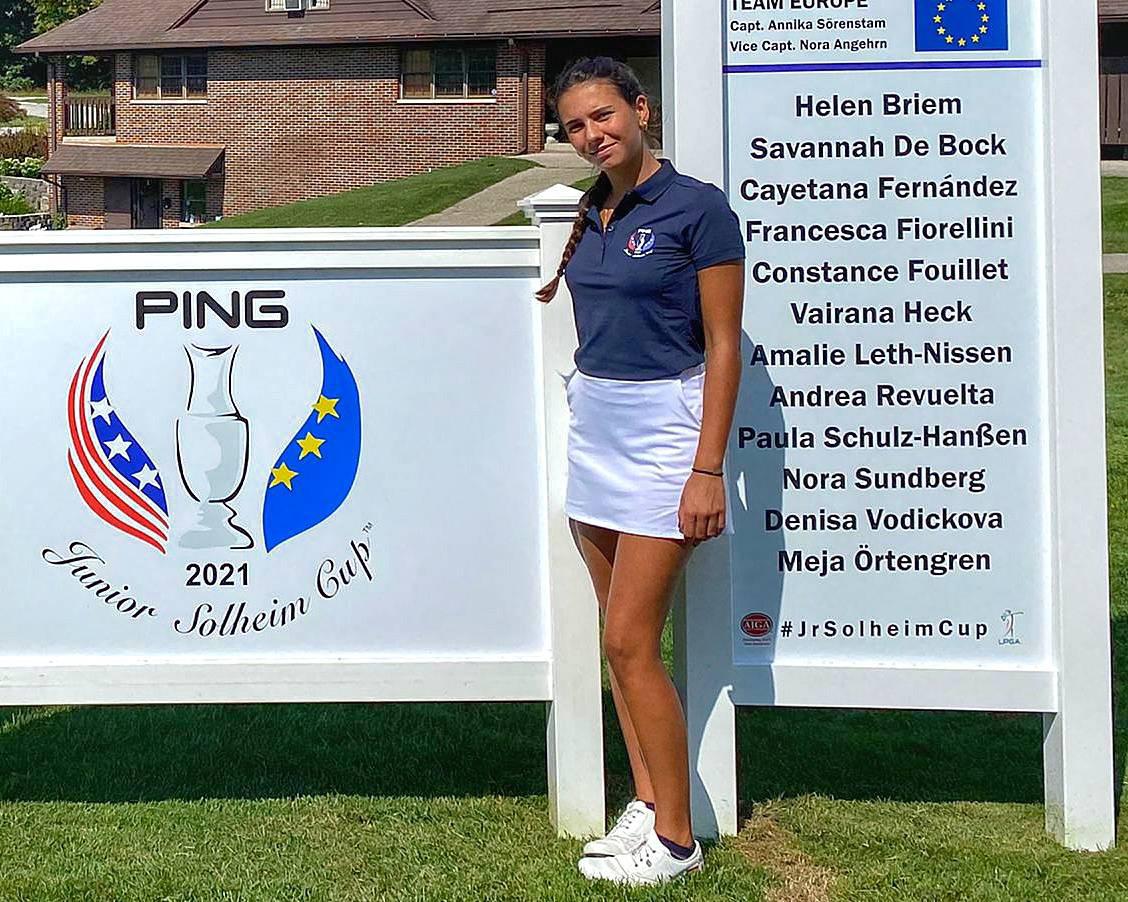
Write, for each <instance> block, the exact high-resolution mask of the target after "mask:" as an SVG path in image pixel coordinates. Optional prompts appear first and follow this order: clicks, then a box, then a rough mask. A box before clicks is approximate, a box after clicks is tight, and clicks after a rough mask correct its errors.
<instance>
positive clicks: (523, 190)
mask: <svg viewBox="0 0 1128 902" xmlns="http://www.w3.org/2000/svg"><path fill="white" fill-rule="evenodd" d="M514 159H517V160H532V161H533V162H534V163H539V164H540V168H533V169H526V170H524V171H522V172H518V173H517V174H516V175H511V176H509V178H506V179H502V180H501V181H500V182H497V183H495V184H493V185H490V187H488V188H486V189H484V190H483V191H479V192H478V193H477V194H473V195H471V196H470V197H467V198H466V199H464V200H460V201H459V202H458V203H456V204H454V205H453V206H450V207H447V208H446V209H445V210H443V211H442V212H440V213H433V214H431V215H430V216H424V217H423V218H422V219H417V220H415V222H412V223H408V225H412V226H491V225H493V224H494V223H496V222H500V221H501V220H503V219H505V217H506V216H509V215H510V214H511V213H516V212H517V202H518V201H519V200H522V199H523V198H526V197H528V196H529V195H530V194H536V193H537V192H538V191H543V190H544V189H545V188H551V187H552V186H553V185H555V184H557V183H558V182H559V183H560V184H562V185H571V184H572V183H573V182H578V181H579V180H580V179H583V178H587V177H588V176H590V175H593V174H594V171H593V170H592V167H591V166H590V165H589V164H587V163H585V162H584V161H583V160H582V159H581V158H580V157H579V156H578V155H577V154H576V152H575V151H574V150H572V146H571V145H570V144H564V145H560V144H558V145H555V146H554V145H548V146H547V147H546V149H545V150H544V151H543V152H541V153H533V154H525V155H523V156H518V157H514Z"/></svg>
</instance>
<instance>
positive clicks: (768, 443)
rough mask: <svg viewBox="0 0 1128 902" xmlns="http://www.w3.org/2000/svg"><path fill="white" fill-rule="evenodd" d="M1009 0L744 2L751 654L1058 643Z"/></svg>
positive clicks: (1032, 13) (1029, 651) (961, 658)
mask: <svg viewBox="0 0 1128 902" xmlns="http://www.w3.org/2000/svg"><path fill="white" fill-rule="evenodd" d="M1011 6H1014V7H1016V8H1019V9H1020V10H1021V14H1019V15H1011V16H1010V17H1009V18H1008V4H1007V2H1005V0H940V2H938V0H915V2H905V0H853V2H847V0H842V2H833V3H832V2H824V3H819V2H792V0H786V2H770V0H763V2H760V0H730V3H729V8H728V17H727V24H726V30H725V34H726V39H725V51H726V52H725V85H726V89H727V95H728V103H729V107H730V110H731V114H730V118H729V123H728V125H729V127H728V134H727V153H728V166H729V186H728V187H729V192H728V193H729V197H730V199H731V201H732V203H733V206H734V208H735V209H736V211H737V213H738V214H739V216H740V218H741V221H742V223H743V226H744V229H745V232H746V239H747V249H748V275H747V279H748V284H749V293H748V304H747V318H746V322H745V331H746V334H747V336H748V337H749V339H750V341H751V344H750V346H749V348H748V349H747V350H748V353H747V355H746V356H747V362H748V363H749V365H750V367H751V369H752V372H751V373H750V374H749V375H750V377H751V378H750V379H749V380H748V382H747V384H746V394H745V397H744V402H743V406H742V409H741V410H740V412H739V414H738V421H737V424H736V427H735V428H736V436H735V439H736V444H735V459H736V461H737V463H738V468H739V469H741V470H743V471H744V473H745V480H744V491H745V493H746V497H747V499H748V501H749V504H748V516H747V520H746V522H744V523H742V524H738V527H743V528H738V536H737V539H736V546H737V549H738V550H737V551H736V564H735V566H736V567H737V572H738V577H737V579H738V582H739V584H740V585H741V586H742V587H743V588H744V589H745V591H744V592H742V593H741V596H740V597H739V598H738V600H737V607H736V608H735V610H734V612H733V615H734V630H733V635H734V637H735V652H736V658H737V660H738V661H742V662H755V661H762V660H767V659H770V660H773V661H776V662H783V661H787V660H795V659H810V658H820V657H826V656H832V657H833V658H835V659H837V660H846V661H852V660H853V661H859V660H874V659H880V660H885V661H888V660H891V659H900V660H906V661H918V662H919V661H927V660H934V661H944V662H945V663H946V664H952V663H954V662H958V663H961V664H967V665H973V664H986V663H991V662H1005V664H1006V665H1007V666H1009V665H1039V664H1044V663H1045V662H1046V661H1047V660H1048V656H1049V654H1050V647H1049V644H1048V636H1049V629H1048V617H1049V605H1048V589H1049V569H1048V560H1047V543H1046V541H1045V536H1046V526H1047V522H1048V520H1047V518H1048V510H1047V506H1046V492H1045V491H1044V490H1043V488H1042V487H1043V486H1044V484H1045V480H1046V466H1047V461H1046V448H1047V437H1046V418H1045V410H1046V353H1045V330H1046V288H1045V274H1046V262H1045V250H1044V247H1045V234H1046V228H1047V221H1046V216H1045V203H1044V181H1045V175H1044V173H1045V165H1044V160H1043V112H1042V111H1043V95H1042V90H1043V89H1042V77H1043V73H1042V56H1043V53H1042V39H1041V22H1040V14H1039V5H1038V4H1028V3H1022V4H1014V3H1012V4H1011ZM988 53H989V58H988V56H986V54H988ZM766 474H771V477H770V478H767V479H765V478H764V477H765V475H766ZM769 624H770V626H769Z"/></svg>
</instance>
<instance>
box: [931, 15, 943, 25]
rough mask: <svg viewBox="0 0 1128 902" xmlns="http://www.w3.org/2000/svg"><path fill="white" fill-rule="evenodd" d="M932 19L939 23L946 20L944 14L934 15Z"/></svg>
mask: <svg viewBox="0 0 1128 902" xmlns="http://www.w3.org/2000/svg"><path fill="white" fill-rule="evenodd" d="M932 21H933V22H935V23H936V24H937V25H939V24H940V23H941V22H943V21H944V17H943V16H933V17H932Z"/></svg>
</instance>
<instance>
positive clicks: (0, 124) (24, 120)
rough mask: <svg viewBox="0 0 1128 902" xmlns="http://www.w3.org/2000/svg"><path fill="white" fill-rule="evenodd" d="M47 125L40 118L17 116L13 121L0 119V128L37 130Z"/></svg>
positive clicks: (44, 120) (45, 121)
mask: <svg viewBox="0 0 1128 902" xmlns="http://www.w3.org/2000/svg"><path fill="white" fill-rule="evenodd" d="M46 124H47V120H46V119H44V118H43V117H42V116H17V117H16V118H15V119H0V128H39V127H41V126H44V125H46Z"/></svg>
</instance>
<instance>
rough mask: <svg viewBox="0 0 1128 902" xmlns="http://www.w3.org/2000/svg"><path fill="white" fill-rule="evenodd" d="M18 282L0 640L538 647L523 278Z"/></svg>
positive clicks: (14, 656)
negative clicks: (465, 327) (472, 328)
mask: <svg viewBox="0 0 1128 902" xmlns="http://www.w3.org/2000/svg"><path fill="white" fill-rule="evenodd" d="M158 249H159V248H158ZM32 281H33V283H35V284H31V285H27V286H24V287H23V288H22V289H21V291H20V293H19V295H18V297H17V296H15V295H13V300H12V301H11V303H8V304H6V312H5V314H4V316H5V320H6V324H5V331H6V332H7V334H8V336H9V340H8V341H6V342H5V346H4V359H3V363H2V366H3V369H4V372H5V374H6V378H7V379H8V381H9V383H10V384H12V385H19V386H21V388H20V391H19V392H16V393H12V394H11V395H10V396H9V400H8V401H7V402H5V409H4V416H5V419H6V421H7V422H9V423H12V424H15V423H19V424H20V426H19V428H18V429H13V430H11V431H9V433H8V438H7V439H5V440H4V442H3V445H2V451H0V454H2V457H3V460H4V466H5V472H6V474H7V476H6V479H5V485H4V505H5V512H6V522H7V525H6V527H5V529H4V534H3V542H2V545H0V556H2V560H3V562H4V565H5V572H6V576H5V598H6V601H5V602H4V608H3V610H4V620H5V628H4V630H3V631H2V633H0V637H2V638H0V654H2V655H3V656H4V658H5V660H6V661H8V662H9V663H11V662H12V661H13V660H18V659H20V658H21V656H27V655H30V654H31V653H32V652H34V653H35V654H38V655H43V654H49V655H53V656H61V657H62V658H65V657H66V656H68V655H73V656H82V655H89V654H91V653H95V654H99V655H103V656H113V655H129V654H133V655H153V656H163V658H165V659H168V658H169V657H170V656H172V657H175V656H186V657H192V656H196V657H199V656H205V657H212V658H216V657H220V658H222V657H224V656H226V657H228V658H231V659H232V660H234V659H245V658H246V657H247V656H252V657H254V656H259V657H261V656H268V657H270V656H274V659H276V660H284V659H286V656H288V655H289V656H293V655H297V656H302V655H305V656H307V657H308V656H314V657H317V656H320V657H321V658H322V659H324V658H326V657H327V656H328V657H330V658H339V657H340V656H349V655H354V656H355V655H361V656H370V657H371V656H376V657H380V656H384V657H389V656H392V657H400V658H403V657H409V658H410V657H413V656H415V657H419V656H423V657H428V656H431V657H435V656H438V657H444V656H445V657H446V658H448V659H459V658H462V657H465V656H471V657H472V656H475V655H477V656H486V655H502V656H506V655H508V656H514V657H516V658H522V657H525V658H531V659H536V658H540V657H546V656H547V649H546V642H547V639H546V636H547V632H546V630H547V624H546V612H545V608H544V607H543V605H542V604H541V603H540V601H539V599H541V597H542V591H541V575H540V573H541V571H540V558H539V553H540V552H539V548H540V540H539V539H538V536H539V535H540V532H541V530H542V529H543V526H542V516H543V515H542V513H541V511H542V500H541V490H540V488H539V485H540V483H539V481H538V480H539V478H540V477H539V475H538V467H537V460H538V455H539V453H540V452H539V450H538V433H537V431H536V429H534V428H530V423H535V422H536V403H537V401H536V395H535V393H534V384H535V383H534V380H533V379H532V373H533V372H534V369H533V357H532V353H533V351H532V347H533V342H532V338H531V324H532V318H531V311H530V309H529V305H528V303H527V301H528V297H527V289H528V286H529V284H531V281H530V280H528V279H526V278H521V279H513V278H507V279H490V278H488V277H487V278H484V279H481V280H475V279H474V278H470V277H468V278H467V279H465V280H463V282H462V283H460V291H459V292H450V291H449V290H447V289H446V288H442V286H444V285H446V284H449V283H444V282H442V281H441V280H440V281H438V282H437V283H436V282H428V281H426V280H420V279H398V280H397V279H394V278H390V279H389V278H366V279H350V278H331V279H320V280H319V279H310V278H302V279H293V278H288V277H287V276H286V275H284V274H283V275H279V274H277V273H276V274H274V275H272V276H264V277H261V278H258V277H253V276H252V277H249V278H248V277H239V276H222V275H221V276H215V275H213V276H212V277H210V278H209V279H206V280H203V281H201V280H199V278H198V277H197V276H185V275H184V274H182V273H171V274H165V275H162V274H160V273H155V272H154V273H150V274H148V275H146V274H141V275H140V276H138V277H133V276H130V277H125V278H123V277H120V276H117V277H110V278H109V279H104V280H97V279H95V280H92V281H90V282H89V283H88V284H83V285H81V287H80V286H79V285H78V284H76V282H75V281H72V280H69V279H60V280H58V281H52V277H51V276H50V274H43V275H40V276H37V277H35V278H34V279H33V280H32ZM436 285H438V286H440V288H441V290H439V289H437V288H436ZM467 298H470V299H471V300H470V303H474V304H475V308H474V309H475V315H477V316H480V317H483V318H485V319H486V320H488V321H489V322H491V323H493V324H494V325H493V327H492V328H491V329H490V330H489V331H488V334H487V333H486V332H479V333H476V334H466V335H461V334H458V333H459V332H460V331H461V330H460V328H459V327H457V326H455V325H452V324H453V323H454V322H456V320H457V318H459V317H462V316H464V315H465V314H466V310H467V308H466V307H465V306H464V305H465V303H467V300H466V299H467ZM17 336H18V340H16V339H14V337H17ZM515 372H524V373H526V374H528V378H521V379H515V378H513V374H514V373H515ZM486 399H488V401H487V400H486ZM455 447H457V449H458V454H457V460H455V458H454V457H452V454H453V453H454V452H453V450H452V449H454V448H455ZM502 549H505V562H504V566H497V565H496V561H497V560H498V555H499V554H501V550H502ZM15 599H18V600H19V603H18V604H15V603H14V600H15Z"/></svg>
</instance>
